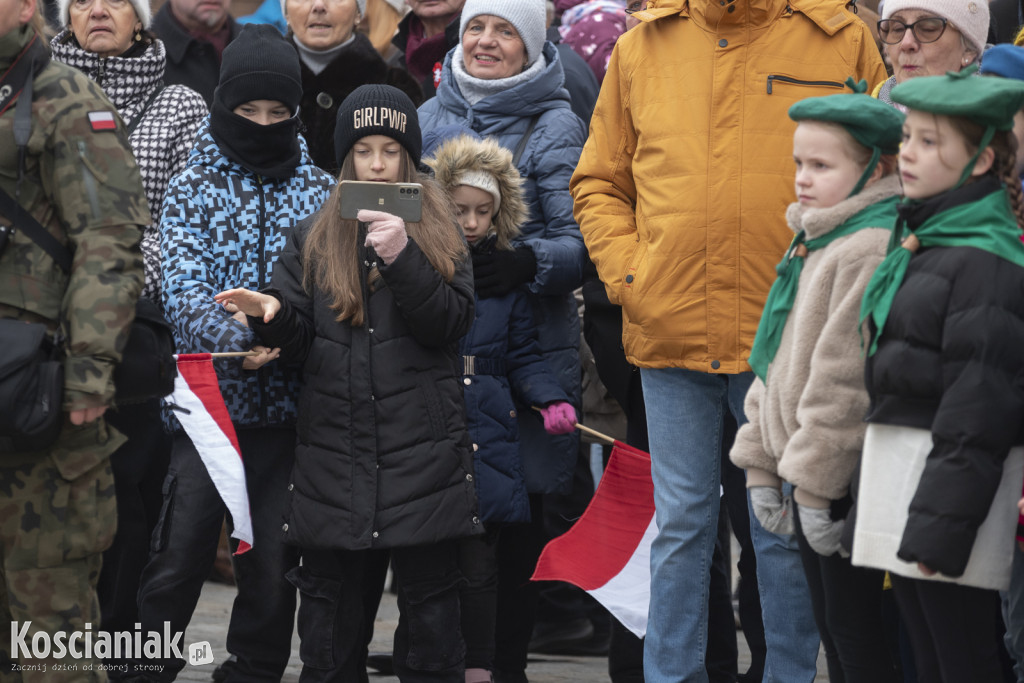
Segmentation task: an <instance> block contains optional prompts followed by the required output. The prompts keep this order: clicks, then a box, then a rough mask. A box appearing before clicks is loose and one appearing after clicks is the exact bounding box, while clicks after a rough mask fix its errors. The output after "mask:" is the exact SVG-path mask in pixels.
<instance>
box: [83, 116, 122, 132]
mask: <svg viewBox="0 0 1024 683" xmlns="http://www.w3.org/2000/svg"><path fill="white" fill-rule="evenodd" d="M89 124H90V125H91V126H92V129H93V130H94V131H97V130H115V129H116V128H117V121H116V120H115V119H114V112H112V111H91V112H89Z"/></svg>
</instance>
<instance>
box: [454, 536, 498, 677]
mask: <svg viewBox="0 0 1024 683" xmlns="http://www.w3.org/2000/svg"><path fill="white" fill-rule="evenodd" d="M500 533H501V525H500V524H488V525H487V532H486V533H485V534H484V535H483V536H473V537H471V538H463V539H460V540H459V569H460V570H461V571H462V575H463V576H464V577H465V579H466V583H465V584H464V585H463V586H462V590H461V591H460V594H459V601H460V608H461V610H462V636H463V639H464V640H465V641H466V668H467V669H487V670H488V671H491V670H493V669H494V628H495V624H496V620H497V610H498V538H499V534H500Z"/></svg>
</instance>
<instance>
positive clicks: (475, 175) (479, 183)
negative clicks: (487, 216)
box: [453, 169, 501, 214]
mask: <svg viewBox="0 0 1024 683" xmlns="http://www.w3.org/2000/svg"><path fill="white" fill-rule="evenodd" d="M453 185H455V186H459V185H468V186H469V187H475V188H476V189H478V190H483V191H484V192H487V193H488V194H490V195H491V198H492V199H494V206H493V207H492V209H491V213H492V214H495V213H498V208H499V207H500V206H501V190H500V189H499V188H498V180H497V178H495V177H494V176H492V175H491V174H490V173H488V172H487V171H480V170H477V169H471V170H468V171H463V172H462V173H460V174H459V175H457V176H455V182H454V183H453Z"/></svg>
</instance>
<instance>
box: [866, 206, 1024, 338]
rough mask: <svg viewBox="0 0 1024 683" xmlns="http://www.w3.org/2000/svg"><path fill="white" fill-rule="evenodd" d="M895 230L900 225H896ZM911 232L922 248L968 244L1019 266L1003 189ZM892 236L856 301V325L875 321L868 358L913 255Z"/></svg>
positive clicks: (1023, 248) (1022, 255) (1021, 254)
mask: <svg viewBox="0 0 1024 683" xmlns="http://www.w3.org/2000/svg"><path fill="white" fill-rule="evenodd" d="M899 230H900V226H898V227H897V231H899ZM911 234H912V235H915V236H916V237H917V239H918V240H919V241H920V246H922V247H974V248H975V249H983V250H984V251H987V252H989V253H990V254H993V255H995V256H998V257H999V258H1002V259H1006V260H1007V261H1010V262H1011V263H1016V264H1017V265H1018V266H1021V267H1022V268H1024V243H1022V242H1021V239H1020V238H1021V231H1020V228H1019V227H1017V218H1016V216H1014V214H1013V212H1012V211H1011V210H1010V202H1009V201H1008V198H1007V195H1006V190H1005V188H1000V189H998V190H996V191H995V192H991V193H989V194H987V195H985V196H984V197H982V198H981V199H976V200H974V201H972V202H966V203H964V204H960V205H959V206H955V207H953V208H951V209H948V210H946V211H941V212H939V213H937V214H935V215H934V216H932V217H931V218H929V219H927V220H926V221H925V222H924V223H922V224H921V225H920V227H918V228H917V230H915V231H913V232H912V233H911ZM893 238H894V240H893V244H894V246H893V248H892V249H890V251H889V255H888V256H886V257H885V260H884V261H882V263H881V265H879V266H878V270H876V271H875V274H874V275H872V276H871V281H870V282H868V287H867V289H866V290H865V291H864V300H863V301H862V302H861V307H860V326H861V329H862V330H863V325H864V321H865V320H867V319H868V318H869V317H870V318H871V320H873V321H874V323H875V335H874V338H872V340H871V345H870V346H869V347H868V355H869V356H870V355H873V354H874V353H875V351H877V350H878V338H879V337H881V336H882V330H883V329H884V328H885V321H886V318H888V317H889V310H890V309H891V308H892V301H893V299H894V298H895V297H896V291H897V290H898V289H899V288H900V285H901V284H902V283H903V278H904V276H905V275H906V273H907V266H908V265H909V264H910V257H911V256H912V255H913V252H912V251H911V250H910V249H907V248H906V247H904V246H903V245H902V244H900V246H899V247H895V244H896V243H900V242H902V239H903V235H902V233H901V232H897V233H895V234H894V235H893ZM914 249H915V250H916V247H915V248H914Z"/></svg>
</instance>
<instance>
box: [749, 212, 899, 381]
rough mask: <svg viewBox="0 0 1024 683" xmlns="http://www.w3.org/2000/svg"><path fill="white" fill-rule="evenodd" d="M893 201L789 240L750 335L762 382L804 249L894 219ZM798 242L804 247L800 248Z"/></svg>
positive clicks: (786, 316)
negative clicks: (820, 232) (822, 230)
mask: <svg viewBox="0 0 1024 683" xmlns="http://www.w3.org/2000/svg"><path fill="white" fill-rule="evenodd" d="M897 205H898V198H897V197H889V198H887V199H884V200H882V201H880V202H878V203H876V204H872V205H870V206H868V207H866V208H864V209H861V210H860V211H858V212H857V213H855V214H854V215H853V216H851V217H850V218H848V219H847V220H846V221H844V222H843V223H840V224H839V225H837V226H836V227H835V228H834V229H833V230H831V231H829V232H827V233H826V234H824V235H822V236H821V237H815V238H814V239H810V240H809V239H806V237H807V235H806V231H804V230H801V231H800V232H799V233H797V235H796V237H794V238H793V242H792V244H790V245H789V249H787V250H786V255H785V256H783V257H782V261H780V262H779V265H777V266H776V267H775V272H776V274H777V275H778V277H776V279H775V282H774V284H772V288H771V290H770V291H769V292H768V300H767V301H766V302H765V305H764V313H762V314H761V322H760V323H759V324H758V326H757V335H756V336H755V337H754V346H753V348H752V349H751V350H750V359H749V361H748V362H749V363H750V367H751V369H752V370H753V371H754V373H755V374H756V375H757V376H758V377H759V378H760V379H761V381H762V382H764V383H765V384H767V377H768V366H769V365H771V362H772V360H774V359H775V354H776V353H777V352H778V350H779V344H780V343H781V342H782V332H783V330H785V328H786V321H787V320H788V319H789V312H790V311H791V310H793V301H794V300H795V299H796V292H797V289H798V287H799V285H800V273H802V272H803V269H804V258H805V257H806V255H807V253H809V252H812V251H815V250H817V249H821V248H822V247H826V246H828V245H829V244H831V243H832V242H835V241H836V240H837V239H839V238H840V237H845V236H846V235H852V234H853V233H855V232H857V231H858V230H862V229H864V228H877V227H884V226H887V225H892V224H893V223H895V221H896V207H897ZM801 245H803V246H804V247H805V249H800V246H801Z"/></svg>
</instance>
